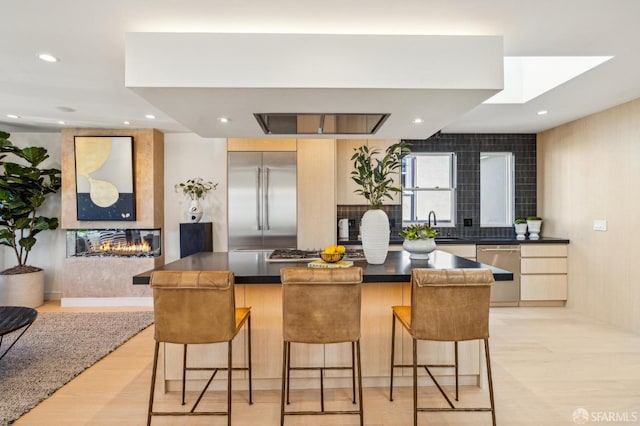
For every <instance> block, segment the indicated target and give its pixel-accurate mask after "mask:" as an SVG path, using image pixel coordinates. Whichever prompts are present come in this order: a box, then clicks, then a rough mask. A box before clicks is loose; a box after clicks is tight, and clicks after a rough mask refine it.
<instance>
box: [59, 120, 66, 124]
mask: <svg viewBox="0 0 640 426" xmlns="http://www.w3.org/2000/svg"><path fill="white" fill-rule="evenodd" d="M58 124H67V122H66V121H62V120H60V121H58Z"/></svg>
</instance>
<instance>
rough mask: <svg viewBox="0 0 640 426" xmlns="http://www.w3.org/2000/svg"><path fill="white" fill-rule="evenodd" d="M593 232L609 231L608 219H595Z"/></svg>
mask: <svg viewBox="0 0 640 426" xmlns="http://www.w3.org/2000/svg"><path fill="white" fill-rule="evenodd" d="M593 230H594V231H606V230H607V221H606V219H595V220H594V221H593Z"/></svg>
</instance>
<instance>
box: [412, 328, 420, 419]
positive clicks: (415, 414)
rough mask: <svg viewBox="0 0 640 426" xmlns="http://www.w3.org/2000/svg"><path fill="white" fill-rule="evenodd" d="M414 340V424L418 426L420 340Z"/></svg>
mask: <svg viewBox="0 0 640 426" xmlns="http://www.w3.org/2000/svg"><path fill="white" fill-rule="evenodd" d="M411 340H412V341H413V426H418V342H417V341H416V339H411Z"/></svg>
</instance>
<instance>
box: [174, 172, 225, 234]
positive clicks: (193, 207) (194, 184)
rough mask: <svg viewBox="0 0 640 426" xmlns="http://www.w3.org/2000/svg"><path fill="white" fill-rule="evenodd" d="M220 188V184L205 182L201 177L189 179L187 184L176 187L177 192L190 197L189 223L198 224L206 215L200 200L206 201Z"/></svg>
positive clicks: (183, 183) (182, 183) (181, 183)
mask: <svg viewBox="0 0 640 426" xmlns="http://www.w3.org/2000/svg"><path fill="white" fill-rule="evenodd" d="M217 187H218V183H217V182H216V183H213V182H211V181H205V180H204V179H202V178H201V177H197V178H192V179H187V180H186V181H185V182H180V183H177V184H176V185H175V187H174V188H175V190H176V192H182V193H183V194H184V195H185V196H187V197H189V200H190V201H189V208H188V210H187V213H188V217H189V222H191V223H198V222H200V219H202V216H203V215H204V209H203V208H202V204H201V203H200V200H204V198H205V197H206V196H207V194H208V193H209V192H211V191H215V189H216V188H217Z"/></svg>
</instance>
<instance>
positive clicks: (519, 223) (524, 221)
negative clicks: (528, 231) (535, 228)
mask: <svg viewBox="0 0 640 426" xmlns="http://www.w3.org/2000/svg"><path fill="white" fill-rule="evenodd" d="M513 223H515V224H516V225H523V224H525V223H527V220H526V219H516V220H514V221H513Z"/></svg>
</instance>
